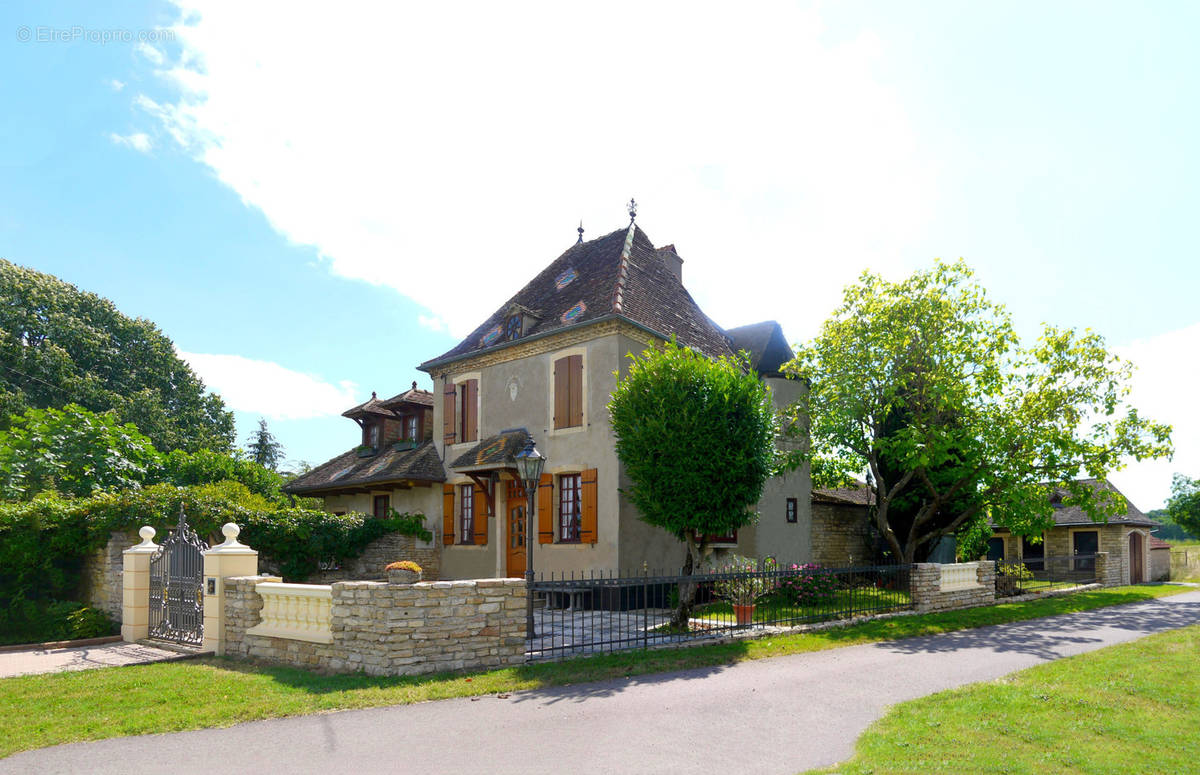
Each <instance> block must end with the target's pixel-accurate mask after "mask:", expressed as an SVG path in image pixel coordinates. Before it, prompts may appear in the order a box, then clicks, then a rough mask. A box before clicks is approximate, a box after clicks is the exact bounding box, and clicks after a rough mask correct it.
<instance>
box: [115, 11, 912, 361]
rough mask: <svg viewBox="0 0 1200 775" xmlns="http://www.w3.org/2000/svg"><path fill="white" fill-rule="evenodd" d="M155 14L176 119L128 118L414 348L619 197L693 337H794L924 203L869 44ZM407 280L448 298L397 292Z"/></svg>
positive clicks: (694, 20) (754, 23)
mask: <svg viewBox="0 0 1200 775" xmlns="http://www.w3.org/2000/svg"><path fill="white" fill-rule="evenodd" d="M177 2H178V5H179V6H180V18H181V19H182V20H183V21H181V22H180V23H179V24H177V25H176V26H175V27H174V28H173V32H174V35H175V40H176V41H178V42H179V44H180V53H179V55H178V56H177V57H172V60H171V61H164V62H163V63H162V64H161V67H160V69H159V70H158V72H159V73H160V74H162V75H164V76H165V77H167V78H169V79H170V80H171V81H172V82H173V84H174V85H175V86H177V87H178V89H179V94H180V95H181V96H180V97H179V98H178V99H176V100H174V101H171V102H168V103H165V104H160V103H157V102H154V101H153V100H150V99H149V98H145V97H142V98H141V99H139V101H138V102H139V104H140V105H141V106H142V107H143V108H144V109H146V110H147V111H149V112H150V113H151V114H152V115H153V116H155V117H156V118H157V119H158V120H160V121H161V122H162V124H163V125H164V126H165V127H166V128H167V129H168V131H169V132H170V133H171V135H172V136H173V137H174V138H175V139H176V141H178V142H179V143H180V144H181V145H182V146H183V147H185V148H186V149H187V150H188V151H190V152H191V153H193V154H194V155H195V156H196V158H198V159H200V160H201V161H202V162H203V163H204V164H206V165H208V166H209V167H211V168H212V169H213V170H214V172H215V174H216V175H217V177H218V178H219V179H220V180H221V181H223V182H224V183H225V184H227V185H228V186H230V187H231V188H232V189H233V190H235V191H236V192H237V193H238V194H239V195H240V196H241V197H242V198H243V200H244V201H245V202H246V203H248V204H249V205H251V206H254V207H257V208H260V209H261V210H262V211H263V213H264V214H265V215H266V217H267V218H268V219H269V220H270V222H271V223H272V224H273V226H274V227H275V228H276V229H277V230H278V231H279V232H281V233H282V234H284V235H286V237H287V238H289V239H290V240H292V241H294V242H296V243H299V244H304V245H313V246H315V247H316V248H317V249H318V250H319V252H320V254H321V255H322V256H323V258H324V259H325V260H326V261H327V262H328V265H329V267H330V269H331V270H332V271H333V272H334V273H336V274H339V275H342V276H346V277H352V278H360V279H363V280H366V281H369V282H372V283H376V284H382V285H388V286H391V287H394V288H396V289H397V290H399V291H400V292H401V293H404V294H407V295H410V296H413V297H414V298H416V299H417V300H418V301H419V302H420V303H421V305H422V306H423V307H425V308H427V309H428V310H430V311H431V312H432V314H431V315H426V316H425V317H424V319H423V320H421V321H419V322H420V324H421V325H424V326H426V327H431V325H433V321H434V320H438V319H440V320H441V321H442V322H443V324H444V325H446V326H447V327H448V329H449V330H450V331H451V332H453V333H455V334H458V335H462V334H464V333H465V332H466V331H468V330H470V329H471V328H473V327H474V326H476V325H477V324H478V323H479V322H480V321H481V320H482V319H483V318H484V317H486V316H487V315H488V314H490V313H491V312H492V311H493V309H494V308H496V307H498V306H499V305H500V304H501V303H502V302H503V300H504V299H505V298H507V297H508V296H509V295H511V293H513V292H514V291H516V290H517V289H518V288H519V287H520V286H521V285H522V284H523V283H524V282H525V281H526V280H527V279H529V278H530V277H532V276H533V274H535V273H536V272H537V271H539V270H540V269H541V268H542V267H543V266H545V264H547V263H548V262H549V261H550V260H551V259H552V258H554V257H555V256H557V255H558V254H559V253H560V252H561V251H562V250H564V249H566V248H567V247H569V246H570V245H571V243H572V242H573V241H574V239H575V236H576V234H575V226H576V224H577V222H578V220H579V218H581V217H582V218H583V221H584V227H585V228H586V229H588V233H587V236H588V237H594V236H598V235H600V234H603V233H606V232H608V231H611V230H613V229H616V228H620V227H621V226H622V225H623V223H626V222H627V221H625V214H624V210H623V206H624V203H625V202H626V201H628V199H629V198H630V196H636V197H637V199H638V201H639V202H640V203H641V205H642V207H641V214H640V216H639V219H638V221H639V223H640V224H642V226H643V227H644V228H645V229H646V231H647V232H648V233H649V234H650V236H651V238H652V239H654V240H655V241H656V242H657V243H659V244H665V243H668V242H674V243H675V244H676V246H677V247H678V249H679V251H680V253H681V255H682V256H683V257H684V259H685V260H686V261H687V264H686V265H685V266H684V272H685V275H684V279H685V281H686V282H687V284H688V287H689V289H690V290H691V291H692V292H693V294H694V295H695V296H696V297H697V300H698V301H699V302H700V304H701V305H702V306H703V307H704V309H705V310H706V311H707V312H709V314H710V315H712V316H713V318H714V319H715V320H717V322H718V323H720V324H722V325H726V326H734V325H741V324H744V323H748V322H753V321H756V320H761V319H763V318H766V317H776V318H778V319H780V320H781V322H783V323H784V326H785V330H786V331H787V334H788V336H789V337H790V338H792V339H793V340H798V339H800V338H802V337H804V336H807V335H809V334H811V333H812V332H813V331H814V330H815V329H816V327H817V325H818V324H819V322H820V321H821V320H822V319H824V317H825V316H826V315H827V313H828V312H829V310H830V308H831V307H832V306H833V304H834V303H835V301H836V299H837V298H838V297H839V295H840V294H839V291H840V289H841V287H842V286H843V285H844V284H845V283H846V282H847V281H849V280H851V279H853V277H854V276H855V275H857V273H858V272H859V271H860V270H861V269H862V268H863V267H864V266H866V265H870V266H873V267H875V268H877V269H889V268H896V266H897V264H898V262H899V261H901V260H903V259H901V258H899V257H901V256H904V255H905V250H904V247H905V245H907V244H911V243H912V241H913V240H915V239H916V238H917V237H918V236H919V235H920V234H921V232H922V230H923V229H924V227H925V224H926V222H927V220H928V218H929V216H930V212H931V209H932V206H933V200H934V197H935V185H934V174H933V170H934V165H932V164H931V163H929V162H928V161H927V160H926V159H925V158H923V154H922V152H921V149H920V148H919V147H918V144H917V141H916V138H915V137H914V134H913V132H912V130H911V128H910V126H909V122H908V119H907V117H906V115H905V110H904V106H902V105H901V104H900V102H899V100H898V98H897V96H896V94H895V93H894V92H893V91H892V90H891V89H890V88H889V87H887V86H885V85H883V83H882V82H881V81H880V80H879V79H878V78H877V77H876V73H877V71H880V70H883V69H886V66H887V63H886V54H887V49H886V46H885V45H884V43H883V42H881V41H880V40H878V39H877V38H876V37H875V36H873V35H872V34H871V33H870V32H863V33H860V34H858V35H856V36H853V37H850V38H848V39H845V40H838V41H832V40H830V39H829V38H828V37H827V36H826V34H825V31H824V29H823V27H822V22H821V17H820V14H819V12H818V11H812V10H802V9H797V8H796V7H794V6H793V5H791V4H787V3H779V2H773V3H764V4H761V5H760V4H754V5H750V6H745V7H739V8H738V10H737V12H736V13H732V12H730V10H729V6H728V5H723V4H697V3H677V4H644V3H637V2H622V1H618V2H615V3H609V4H605V5H603V6H590V7H589V6H583V5H579V4H564V3H545V4H529V3H522V4H518V5H515V6H514V5H513V4H509V3H477V4H472V5H469V6H468V7H463V6H462V5H461V4H438V3H425V4H412V3H405V4H380V5H378V6H376V7H373V8H372V9H370V10H369V11H366V10H363V11H358V12H357V13H356V12H355V11H353V10H345V9H343V11H340V13H343V17H342V18H341V20H340V23H339V25H337V26H336V27H331V26H330V24H329V17H328V14H327V13H325V12H323V11H321V10H320V9H318V8H315V7H314V8H311V9H310V8H306V7H304V6H302V5H296V4H286V5H285V4H272V3H243V2H225V3H209V2H205V3H199V2H194V1H193V0H177ZM364 30H371V31H372V32H370V33H367V32H363V31H364ZM364 35H379V36H380V37H379V38H372V39H373V40H375V41H376V42H375V43H371V44H369V45H368V44H367V43H366V42H365V39H364V37H363V36H364ZM379 41H386V42H385V43H379ZM143 53H146V54H147V56H149V57H150V58H151V60H152V61H153V56H151V55H150V54H149V52H143ZM155 53H161V52H157V51H156V52H155ZM156 64H157V63H156ZM414 265H415V266H420V267H423V268H426V269H428V271H429V272H430V273H431V274H432V275H433V276H434V277H435V278H441V277H443V276H445V275H446V274H447V273H451V274H452V275H453V277H454V279H455V283H454V293H452V294H450V293H445V292H444V286H443V284H442V283H440V282H433V281H431V282H427V283H422V284H420V285H418V286H415V287H414V285H413V284H412V282H411V277H412V274H411V271H409V269H408V268H410V267H412V266H414Z"/></svg>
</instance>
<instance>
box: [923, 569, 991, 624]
mask: <svg viewBox="0 0 1200 775" xmlns="http://www.w3.org/2000/svg"><path fill="white" fill-rule="evenodd" d="M963 564H965V565H974V566H975V574H976V576H975V577H976V580H977V581H978V585H977V586H974V587H966V588H963V589H955V590H953V591H945V590H943V589H942V566H941V565H939V564H937V563H933V562H921V563H916V564H914V565H913V566H912V575H911V578H910V583H911V591H912V604H913V610H914V611H916V612H917V613H929V612H931V611H949V610H951V609H955V608H972V607H974V606H980V605H992V604H993V603H994V602H995V601H996V565H995V563H992V562H988V561H986V560H984V561H981V562H976V563H963Z"/></svg>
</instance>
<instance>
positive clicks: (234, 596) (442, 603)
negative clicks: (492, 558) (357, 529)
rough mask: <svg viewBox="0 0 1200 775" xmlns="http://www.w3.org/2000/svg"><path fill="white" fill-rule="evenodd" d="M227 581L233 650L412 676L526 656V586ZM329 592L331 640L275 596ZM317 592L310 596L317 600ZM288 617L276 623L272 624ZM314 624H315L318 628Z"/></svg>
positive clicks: (502, 582) (323, 667)
mask: <svg viewBox="0 0 1200 775" xmlns="http://www.w3.org/2000/svg"><path fill="white" fill-rule="evenodd" d="M225 581H226V584H225V587H224V590H225V594H224V605H225V608H224V610H225V619H224V629H223V633H224V641H225V643H226V650H225V653H226V654H228V655H229V656H232V657H242V658H247V657H249V658H253V659H258V660H262V661H266V662H274V663H277V664H285V665H293V666H296V667H304V668H308V669H312V670H318V671H321V672H327V673H344V672H354V671H358V670H362V671H364V672H366V673H368V674H369V675H408V674H417V673H429V672H435V671H442V670H470V669H478V668H490V667H503V666H506V665H515V664H520V663H521V662H523V661H524V658H525V582H524V581H523V580H520V579H477V580H474V581H435V582H428V581H425V582H420V583H417V584H389V583H384V582H373V581H350V582H345V581H340V582H335V583H334V584H332V585H331V586H322V585H306V584H280V583H275V582H274V581H267V580H266V579H265V578H264V577H262V576H247V577H240V578H228V579H226V580H225ZM305 587H311V588H314V589H319V590H322V592H321V593H319V594H320V595H321V596H322V597H321V599H323V600H327V601H328V602H329V604H330V607H329V608H328V622H327V624H325V625H323V626H324V627H325V630H324V632H328V633H329V636H330V637H329V639H328V640H321V641H318V640H315V639H310V638H298V637H296V636H295V633H296V632H299V631H301V630H302V629H303V630H305V631H307V630H308V629H309V628H308V627H307V625H306V626H305V627H304V628H300V627H299V626H297V624H296V623H295V620H296V617H298V616H299V614H296V613H294V612H293V611H292V609H291V608H290V606H291V605H292V604H291V603H278V602H277V603H275V605H282V606H283V613H282V614H269V613H268V612H267V606H268V605H269V603H268V600H270V599H272V598H274V599H276V600H277V601H278V600H281V599H283V598H286V597H287V596H288V595H291V596H292V597H300V596H301V595H300V593H298V592H296V591H295V588H301V589H303V588H305ZM317 595H318V593H316V592H314V593H313V594H312V595H311V596H310V599H311V597H316V596H317ZM281 617H282V620H283V621H284V622H286V624H287V626H286V627H280V628H278V629H276V626H277V625H276V626H272V625H269V624H268V622H270V621H279V620H280V618H281ZM313 629H314V630H315V629H316V628H313Z"/></svg>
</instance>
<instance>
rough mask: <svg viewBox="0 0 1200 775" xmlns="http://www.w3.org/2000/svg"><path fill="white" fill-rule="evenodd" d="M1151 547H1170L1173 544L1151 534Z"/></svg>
mask: <svg viewBox="0 0 1200 775" xmlns="http://www.w3.org/2000/svg"><path fill="white" fill-rule="evenodd" d="M1150 548H1151V549H1170V548H1171V545H1170V544H1169V543H1167V542H1166V541H1164V540H1162V539H1161V538H1159V537H1158V536H1150Z"/></svg>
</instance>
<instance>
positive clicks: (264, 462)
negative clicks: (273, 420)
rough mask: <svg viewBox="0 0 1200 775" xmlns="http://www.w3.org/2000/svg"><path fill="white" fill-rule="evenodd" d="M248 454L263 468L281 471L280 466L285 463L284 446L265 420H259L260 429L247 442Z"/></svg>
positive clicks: (261, 418)
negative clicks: (277, 439)
mask: <svg viewBox="0 0 1200 775" xmlns="http://www.w3.org/2000/svg"><path fill="white" fill-rule="evenodd" d="M246 453H247V454H249V455H250V459H251V460H253V461H254V462H255V463H258V464H259V465H260V466H262V467H263V468H269V469H271V470H272V471H277V470H279V464H280V463H282V462H283V445H282V444H280V443H279V442H278V441H276V440H275V434H273V433H271V431H270V429H268V428H267V421H266V419H265V418H263V417H260V418H258V429H257V430H255V431H254V432H252V433H251V434H250V438H249V439H247V440H246Z"/></svg>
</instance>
